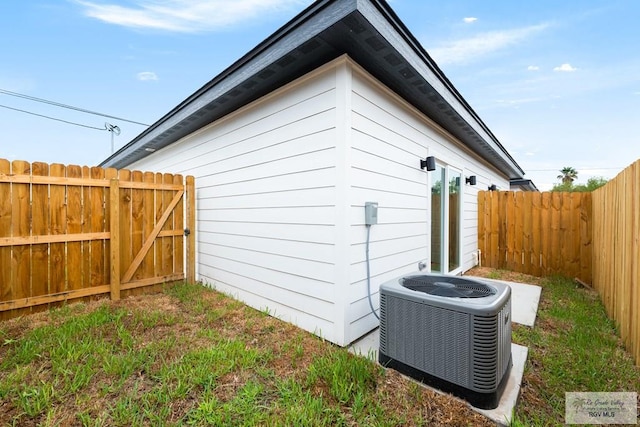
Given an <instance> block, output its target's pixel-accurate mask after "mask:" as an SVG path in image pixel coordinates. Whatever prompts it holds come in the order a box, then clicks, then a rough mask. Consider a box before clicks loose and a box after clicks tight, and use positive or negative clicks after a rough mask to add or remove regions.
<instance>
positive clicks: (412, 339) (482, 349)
mask: <svg viewBox="0 0 640 427" xmlns="http://www.w3.org/2000/svg"><path fill="white" fill-rule="evenodd" d="M378 354H379V361H380V363H381V364H382V365H383V366H386V367H390V368H393V369H396V370H397V371H400V372H402V373H404V374H406V375H409V376H411V377H412V378H415V379H417V380H419V381H422V382H424V383H426V384H429V385H431V386H434V387H436V388H438V389H440V390H443V391H446V392H450V393H452V394H454V395H456V396H458V397H461V398H463V399H466V400H467V401H468V402H469V403H470V404H471V405H473V406H476V407H478V408H483V409H493V408H496V407H497V406H498V403H499V401H500V397H501V394H502V391H503V390H504V387H505V385H506V382H507V378H508V373H509V370H510V368H511V363H512V362H511V288H509V286H508V285H506V284H501V283H497V282H496V283H493V282H492V283H488V282H482V281H480V280H473V279H468V278H462V277H458V276H446V275H439V274H423V273H416V274H412V275H408V276H404V277H401V278H399V279H394V280H391V281H389V282H386V283H384V284H382V285H381V286H380V349H379V353H378Z"/></svg>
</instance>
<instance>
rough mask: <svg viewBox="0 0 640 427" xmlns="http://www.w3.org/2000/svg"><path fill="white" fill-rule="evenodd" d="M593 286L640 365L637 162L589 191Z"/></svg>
mask: <svg viewBox="0 0 640 427" xmlns="http://www.w3.org/2000/svg"><path fill="white" fill-rule="evenodd" d="M593 246H594V254H593V255H594V256H593V281H592V283H593V286H594V288H595V289H596V290H597V291H598V293H599V294H600V297H601V298H602V302H603V303H604V306H605V307H606V309H607V313H608V314H609V316H610V317H611V318H612V319H613V320H614V321H615V322H616V324H617V326H618V329H619V330H620V336H621V338H622V340H623V341H624V343H625V345H626V346H627V348H628V349H630V351H631V353H632V354H633V355H634V357H635V360H636V364H637V365H638V366H640V160H639V161H636V162H635V163H634V164H632V165H631V166H629V167H628V168H627V169H625V170H624V171H622V172H621V173H620V174H618V176H617V177H615V178H614V179H613V180H611V181H609V183H607V185H605V186H604V187H601V188H599V189H597V190H595V191H594V192H593Z"/></svg>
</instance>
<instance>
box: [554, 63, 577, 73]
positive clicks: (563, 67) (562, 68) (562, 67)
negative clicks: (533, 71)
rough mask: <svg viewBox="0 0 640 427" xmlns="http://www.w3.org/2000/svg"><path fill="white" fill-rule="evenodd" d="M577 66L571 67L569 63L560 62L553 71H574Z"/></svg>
mask: <svg viewBox="0 0 640 427" xmlns="http://www.w3.org/2000/svg"><path fill="white" fill-rule="evenodd" d="M576 70H577V68H575V67H572V66H571V64H562V65H560V66H559V67H555V68H554V69H553V71H562V72H572V71H576Z"/></svg>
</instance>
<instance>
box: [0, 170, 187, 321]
mask: <svg viewBox="0 0 640 427" xmlns="http://www.w3.org/2000/svg"><path fill="white" fill-rule="evenodd" d="M194 190H195V186H194V179H193V177H191V176H189V177H186V180H185V179H183V177H182V176H181V175H171V174H159V173H158V174H154V173H150V172H146V173H143V172H139V171H134V172H131V171H128V170H120V171H117V170H115V169H101V168H97V167H92V168H89V167H80V166H64V165H59V164H52V165H48V164H46V163H33V164H29V163H27V162H24V161H13V162H9V161H7V160H3V159H0V319H2V318H9V317H14V316H15V315H19V314H22V313H25V312H29V311H30V310H31V307H35V306H42V305H46V304H51V303H56V302H60V301H65V300H70V299H74V298H83V297H89V296H94V295H100V294H107V293H108V294H110V296H111V298H112V299H118V298H120V292H121V291H133V290H137V289H140V288H142V287H145V286H151V285H157V284H161V283H164V282H171V281H177V280H184V279H186V280H190V281H193V280H194V266H195V261H194V249H195V243H194V234H193V233H189V232H188V231H187V230H189V231H192V230H193V229H194V225H195V213H194V212H195V211H194V209H195V199H194V197H195V191H194ZM185 235H186V237H185ZM185 257H186V258H185ZM185 259H186V262H185ZM185 266H186V268H185Z"/></svg>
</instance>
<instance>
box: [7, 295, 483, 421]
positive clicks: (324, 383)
mask: <svg viewBox="0 0 640 427" xmlns="http://www.w3.org/2000/svg"><path fill="white" fill-rule="evenodd" d="M0 425H20V426H29V425H46V426H55V425H82V426H139V425H154V426H155V425H160V426H161V425H166V426H172V425H194V426H199V425H203V426H204V425H245V426H252V425H255V426H258V425H260V426H262V425H269V426H271V425H278V426H279V425H282V426H289V425H296V426H323V425H326V426H336V425H362V426H369V425H373V426H396V425H469V426H476V425H491V423H490V422H489V421H488V420H487V419H485V418H484V417H482V416H481V415H479V414H476V413H474V412H473V411H471V410H470V409H469V408H468V407H467V406H466V405H465V404H464V403H462V402H460V401H459V400H456V399H452V398H450V397H448V396H443V395H439V394H436V393H434V392H432V391H430V390H427V389H425V388H423V387H420V386H417V385H416V384H415V383H413V382H412V381H409V380H407V379H405V378H404V377H402V376H400V375H399V374H397V373H396V372H394V371H385V370H384V369H382V368H381V367H380V366H379V365H378V364H376V363H373V362H371V361H369V360H368V359H366V358H362V357H356V356H354V355H352V354H350V353H348V352H347V351H346V350H345V349H342V348H338V347H336V346H334V345H332V344H330V343H328V342H326V341H323V340H321V339H319V338H317V337H315V336H313V335H311V334H308V333H306V332H304V331H301V330H299V329H297V328H295V327H294V326H292V325H290V324H287V323H284V322H281V321H279V320H277V319H275V318H273V317H271V316H269V315H268V312H267V311H265V310H263V311H258V310H253V309H250V308H248V307H246V306H244V305H243V304H241V303H239V302H237V301H235V300H233V299H231V298H228V297H227V296H225V295H223V294H220V293H218V292H215V291H212V290H210V289H207V288H204V287H202V286H198V285H188V284H179V285H176V286H173V287H170V288H167V289H166V291H165V292H164V293H163V294H158V295H145V296H139V297H132V298H127V299H125V300H122V301H118V302H110V301H106V300H103V301H98V302H94V303H90V304H83V303H78V304H74V305H70V306H65V307H62V308H60V309H56V310H53V311H51V312H49V313H39V314H35V315H32V316H27V317H24V318H21V319H13V320H10V321H6V322H3V323H0Z"/></svg>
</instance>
